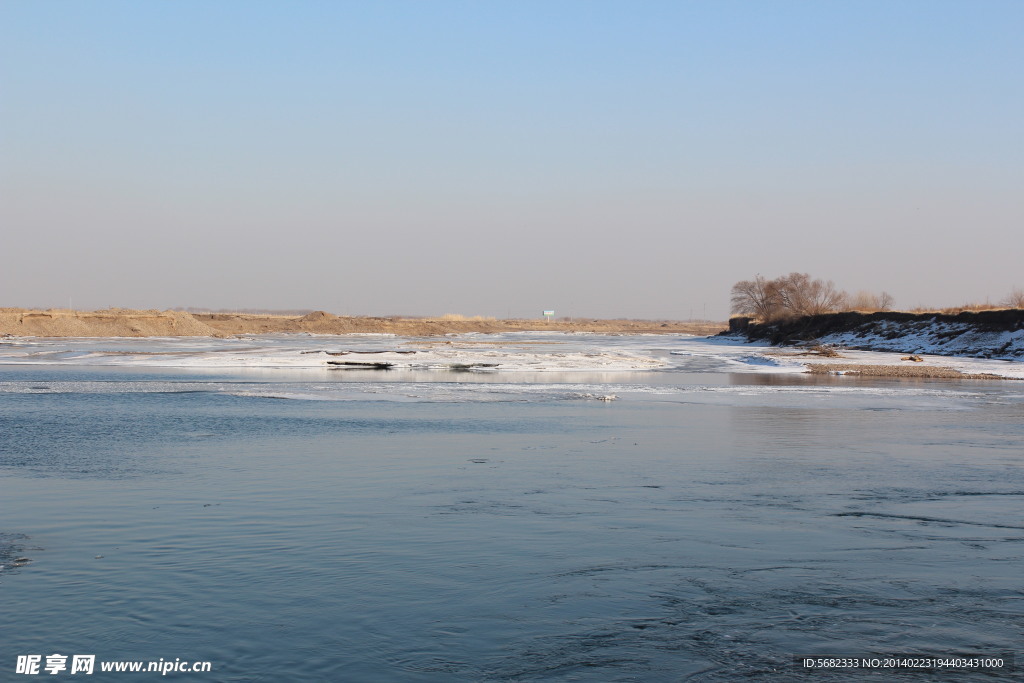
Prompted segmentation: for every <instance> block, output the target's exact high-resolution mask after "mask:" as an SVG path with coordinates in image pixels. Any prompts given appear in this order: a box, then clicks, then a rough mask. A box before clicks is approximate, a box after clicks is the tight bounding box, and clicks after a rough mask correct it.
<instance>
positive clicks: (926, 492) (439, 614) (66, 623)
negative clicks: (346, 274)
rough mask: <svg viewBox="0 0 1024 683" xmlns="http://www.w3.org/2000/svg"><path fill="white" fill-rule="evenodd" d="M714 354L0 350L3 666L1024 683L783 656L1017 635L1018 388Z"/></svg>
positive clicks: (1021, 572) (908, 649)
mask: <svg viewBox="0 0 1024 683" xmlns="http://www.w3.org/2000/svg"><path fill="white" fill-rule="evenodd" d="M701 363H706V361H702V360H701V359H695V360H694V361H693V365H692V366H689V367H677V368H674V369H671V370H669V371H661V372H627V373H602V374H588V373H582V372H580V373H548V374H546V375H536V376H534V375H524V374H516V373H513V374H512V375H501V376H499V375H486V374H484V375H481V374H471V373H454V372H436V371H435V372H433V373H410V374H406V375H404V376H398V377H395V376H394V375H392V376H389V377H387V378H384V377H382V375H381V374H380V373H373V372H355V373H340V374H335V375H331V376H324V375H322V374H317V375H315V376H313V377H311V376H309V375H308V374H306V375H304V374H302V373H297V372H289V371H283V370H282V371H266V372H263V373H262V374H260V375H258V376H254V375H253V374H252V373H249V374H246V373H243V372H241V371H222V372H215V371H205V372H199V371H196V370H181V369H178V370H175V369H144V368H141V369H140V368H137V367H136V368H132V367H125V368H120V367H90V366H87V367H77V366H76V367H66V366H57V365H45V364H43V365H35V366H31V367H27V366H15V365H8V366H0V434H2V441H0V513H2V514H0V565H3V569H2V570H0V596H2V600H3V605H4V607H3V610H4V613H5V618H4V619H3V620H2V623H0V630H2V638H0V680H19V679H20V680H31V678H28V677H25V676H17V675H15V674H14V662H15V659H16V656H17V655H19V654H32V653H35V654H42V655H46V654H51V653H64V654H71V653H86V654H96V655H97V657H98V658H99V659H105V660H115V659H125V660H156V659H159V658H164V659H165V660H173V659H174V658H176V657H180V658H182V659H187V660H209V661H211V662H212V666H213V672H212V673H210V674H201V675H200V674H192V675H185V674H178V675H177V676H175V675H173V674H172V675H171V676H170V677H171V678H178V679H192V680H216V681H283V680H310V681H319V680H324V681H375V682H376V681H488V680H495V681H535V680H537V681H545V680H548V681H682V680H686V681H728V680H771V681H775V680H779V681H787V680H817V681H836V680H851V678H853V679H858V680H859V679H861V678H864V679H872V680H891V679H893V678H894V677H895V678H896V679H898V680H950V681H953V680H999V679H1005V680H1019V677H1020V673H1019V672H1016V673H1003V674H996V673H982V672H975V673H963V672H957V673H951V672H946V673H936V672H916V673H912V674H893V673H892V672H888V673H870V672H863V671H862V672H850V671H846V672H842V673H841V674H840V673H830V672H821V671H819V672H805V671H803V670H801V669H800V668H799V667H797V666H796V665H795V664H794V663H793V657H794V655H797V654H800V655H804V654H807V655H813V654H851V655H867V654H871V653H878V654H885V653H893V652H899V653H928V654H946V653H989V654H996V655H1007V654H1013V653H1015V652H1017V653H1019V652H1020V651H1021V650H1022V647H1021V643H1022V642H1024V618H1022V616H1024V615H1022V611H1024V568H1022V567H1024V565H1022V562H1021V560H1022V556H1024V467H1022V465H1024V391H1022V389H1021V388H1020V387H1019V386H1018V384H1019V383H1016V382H987V383H985V382H943V381H930V382H922V381H917V382H909V381H874V382H872V381H869V380H855V379H850V378H818V379H814V378H809V377H806V376H800V375H782V376H779V375H771V376H762V375H750V374H746V375H735V374H728V373H723V372H703V371H701V372H694V370H705V369H706V368H705V367H704V366H703V365H701ZM385 379H386V380H387V381H385ZM611 395H615V396H616V397H617V400H612V401H606V400H600V399H601V397H604V396H611ZM21 557H24V558H28V559H30V560H31V562H29V563H27V564H25V563H15V562H14V559H15V558H21ZM1018 658H1019V657H1018ZM107 676H108V678H107V679H106V680H142V679H147V680H152V679H153V678H155V677H159V676H155V675H154V674H136V675H132V674H123V673H122V674H116V675H115V674H107ZM47 678H51V679H61V680H67V679H71V680H75V679H76V678H77V676H70V675H67V672H65V673H64V675H60V676H47ZM91 679H92V680H105V679H104V674H100V673H99V672H97V674H95V675H94V676H93V677H92V678H91Z"/></svg>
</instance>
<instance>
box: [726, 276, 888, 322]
mask: <svg viewBox="0 0 1024 683" xmlns="http://www.w3.org/2000/svg"><path fill="white" fill-rule="evenodd" d="M851 308H852V309H856V310H872V311H887V310H889V309H890V308H892V297H891V296H890V295H889V294H887V293H885V292H882V294H880V295H878V294H871V293H870V292H858V293H857V294H856V295H855V296H852V297H851V296H850V295H848V294H847V293H846V292H844V291H842V290H840V289H837V288H836V286H835V284H834V283H833V282H832V281H831V280H821V279H817V278H812V277H811V276H810V275H808V274H807V273H790V274H789V275H783V276H781V277H777V278H775V279H774V280H769V279H767V278H766V277H764V276H762V275H758V276H757V277H755V278H754V279H753V280H742V281H740V282H737V283H736V284H735V285H733V288H732V312H733V313H738V314H741V315H749V316H752V317H754V318H758V319H760V320H765V321H770V320H780V319H783V318H793V317H799V316H803V315H818V314H820V313H830V312H833V311H838V310H844V309H851Z"/></svg>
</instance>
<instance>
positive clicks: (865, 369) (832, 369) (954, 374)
mask: <svg viewBox="0 0 1024 683" xmlns="http://www.w3.org/2000/svg"><path fill="white" fill-rule="evenodd" d="M807 371H808V372H809V373H811V374H812V375H839V374H843V375H860V376H862V377H916V378H921V379H1021V378H1019V377H1004V376H1001V375H995V374H992V373H988V372H983V373H967V372H960V371H959V370H954V369H953V368H944V367H935V366H923V367H922V366H918V365H861V364H857V363H808V365H807Z"/></svg>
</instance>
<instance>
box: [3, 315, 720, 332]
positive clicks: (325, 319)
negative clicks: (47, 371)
mask: <svg viewBox="0 0 1024 683" xmlns="http://www.w3.org/2000/svg"><path fill="white" fill-rule="evenodd" d="M724 329H725V324H724V323H711V322H679V321H669V320H658V321H651V320H592V319H580V320H572V321H567V320H552V321H548V320H491V319H454V320H453V319H448V318H397V317H389V318H373V317H363V316H356V317H353V316H336V315H332V314H330V313H325V312H323V311H317V312H315V313H310V314H307V315H303V316H287V315H256V314H244V313H240V314H231V313H185V312H183V311H138V310H129V309H109V310H105V311H70V310H56V309H54V310H46V311H40V310H28V309H22V308H3V309H0V335H13V336H24V337H230V336H235V335H246V334H273V333H299V332H307V333H311V334H359V333H362V334H366V333H376V334H381V333H384V334H395V335H400V336H410V337H420V336H432V335H443V334H459V333H466V332H482V333H497V332H528V331H529V332H534V331H549V332H596V333H604V334H696V335H713V334H717V333H719V332H721V331H722V330H724Z"/></svg>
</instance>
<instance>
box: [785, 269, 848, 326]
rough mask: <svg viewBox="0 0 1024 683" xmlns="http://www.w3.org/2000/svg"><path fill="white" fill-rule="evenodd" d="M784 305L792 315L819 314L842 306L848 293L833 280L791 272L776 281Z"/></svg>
mask: <svg viewBox="0 0 1024 683" xmlns="http://www.w3.org/2000/svg"><path fill="white" fill-rule="evenodd" d="M776 282H777V283H778V286H779V291H780V298H781V300H782V306H783V308H785V309H786V310H787V311H788V312H789V313H790V314H792V315H798V316H800V315H819V314H821V313H829V312H831V311H834V310H836V309H838V308H841V307H842V304H843V302H844V301H845V299H846V293H845V292H843V291H841V290H839V289H836V286H835V283H833V282H832V281H831V280H812V279H811V276H810V275H808V274H807V273H790V274H789V275H786V276H784V277H781V278H778V280H777V281H776Z"/></svg>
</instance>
